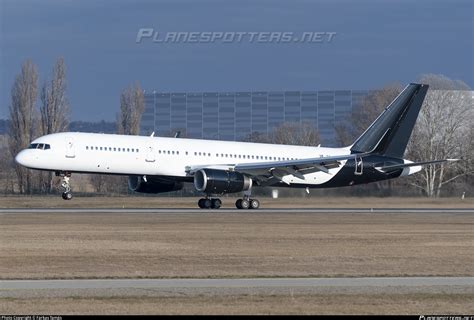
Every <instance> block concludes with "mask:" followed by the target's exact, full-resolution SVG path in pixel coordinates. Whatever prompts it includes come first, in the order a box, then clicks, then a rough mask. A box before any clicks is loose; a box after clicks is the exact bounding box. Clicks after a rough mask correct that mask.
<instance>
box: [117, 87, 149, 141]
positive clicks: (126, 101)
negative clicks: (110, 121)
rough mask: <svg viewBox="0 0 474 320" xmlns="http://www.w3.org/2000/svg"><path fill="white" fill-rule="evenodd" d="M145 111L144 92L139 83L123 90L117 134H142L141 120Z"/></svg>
mask: <svg viewBox="0 0 474 320" xmlns="http://www.w3.org/2000/svg"><path fill="white" fill-rule="evenodd" d="M144 110H145V103H144V95H143V90H142V89H141V87H140V85H139V84H138V83H135V84H134V85H131V86H129V87H127V88H126V89H125V90H123V91H122V94H121V95H120V112H119V115H118V117H117V133H120V134H129V135H138V134H139V133H140V120H141V117H142V114H143V111H144Z"/></svg>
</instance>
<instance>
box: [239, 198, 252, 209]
mask: <svg viewBox="0 0 474 320" xmlns="http://www.w3.org/2000/svg"><path fill="white" fill-rule="evenodd" d="M240 206H241V207H242V208H241V209H248V208H249V207H250V202H249V201H248V200H247V199H242V202H241V203H240Z"/></svg>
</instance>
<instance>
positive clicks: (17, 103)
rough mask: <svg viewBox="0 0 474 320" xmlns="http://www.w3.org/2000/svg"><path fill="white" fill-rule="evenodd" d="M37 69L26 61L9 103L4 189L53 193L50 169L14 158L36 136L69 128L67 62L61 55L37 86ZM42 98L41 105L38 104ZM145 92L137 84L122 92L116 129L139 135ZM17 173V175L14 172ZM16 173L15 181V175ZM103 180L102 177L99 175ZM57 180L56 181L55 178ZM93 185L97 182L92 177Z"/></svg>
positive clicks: (53, 179) (20, 191)
mask: <svg viewBox="0 0 474 320" xmlns="http://www.w3.org/2000/svg"><path fill="white" fill-rule="evenodd" d="M38 78H39V76H38V68H37V67H36V65H35V64H34V63H33V62H32V61H31V60H26V61H25V62H24V63H23V64H22V66H21V70H20V73H19V74H18V75H17V76H16V77H15V80H14V82H13V86H12V89H11V103H10V106H9V119H8V122H7V123H8V129H7V130H8V134H7V146H8V150H5V151H7V152H2V157H1V158H2V159H0V160H1V164H2V168H1V169H2V170H1V171H2V176H1V177H0V178H1V179H2V180H3V181H4V184H5V185H4V191H7V192H18V193H20V194H32V193H51V192H53V191H55V190H54V187H55V185H56V184H57V183H55V178H54V177H53V175H52V173H51V172H42V171H34V170H30V169H26V168H24V167H22V166H19V165H17V164H16V163H14V160H13V159H14V157H15V156H16V155H17V154H18V152H20V151H21V150H23V149H25V148H27V147H28V145H29V144H30V142H31V141H33V140H34V139H35V138H37V137H40V136H43V135H47V134H51V133H57V132H65V131H68V130H69V125H70V106H69V101H68V98H67V93H66V90H67V79H66V65H65V62H64V59H63V58H62V57H60V58H58V59H57V60H56V62H55V64H54V66H53V69H52V73H51V76H50V78H49V79H47V80H45V81H44V82H43V83H42V84H41V87H40V88H39V87H38ZM38 99H39V107H38ZM143 110H144V95H143V90H142V89H141V87H140V85H139V84H138V83H135V84H133V85H130V86H129V87H127V88H126V89H124V90H123V91H122V92H121V95H120V109H119V112H118V115H117V122H116V130H115V131H116V132H117V133H121V134H134V135H135V134H138V132H139V126H140V118H141V114H142V113H143ZM12 171H13V172H14V174H13V173H12ZM13 176H15V178H16V181H15V182H13V181H12V178H13ZM99 179H100V177H99ZM56 182H57V181H56ZM91 182H92V184H96V181H95V179H93V178H91Z"/></svg>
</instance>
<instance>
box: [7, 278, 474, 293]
mask: <svg viewBox="0 0 474 320" xmlns="http://www.w3.org/2000/svg"><path fill="white" fill-rule="evenodd" d="M424 286H463V287H474V277H366V278H365V277H364V278H248V279H246V278H244V279H81V280H3V281H0V290H38V289H133V288H135V289H136V288H149V289H168V288H183V289H199V288H302V287H315V288H317V287H381V288H384V287H424Z"/></svg>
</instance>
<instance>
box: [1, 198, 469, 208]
mask: <svg viewBox="0 0 474 320" xmlns="http://www.w3.org/2000/svg"><path fill="white" fill-rule="evenodd" d="M236 199H237V198H232V197H223V198H222V201H223V207H227V208H235V206H234V203H235V200H236ZM197 200H198V198H193V197H181V198H172V197H133V196H118V197H81V196H75V198H74V199H73V200H71V201H64V200H63V199H61V197H60V196H59V195H56V196H3V197H0V208H197ZM259 200H260V201H261V203H262V208H294V207H296V208H473V207H474V199H472V198H467V199H464V200H461V199H459V198H439V199H430V198H422V197H420V198H397V197H389V198H375V197H364V198H360V197H359V198H358V197H336V198H334V197H324V198H320V197H315V196H314V197H307V198H279V199H270V198H259Z"/></svg>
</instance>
